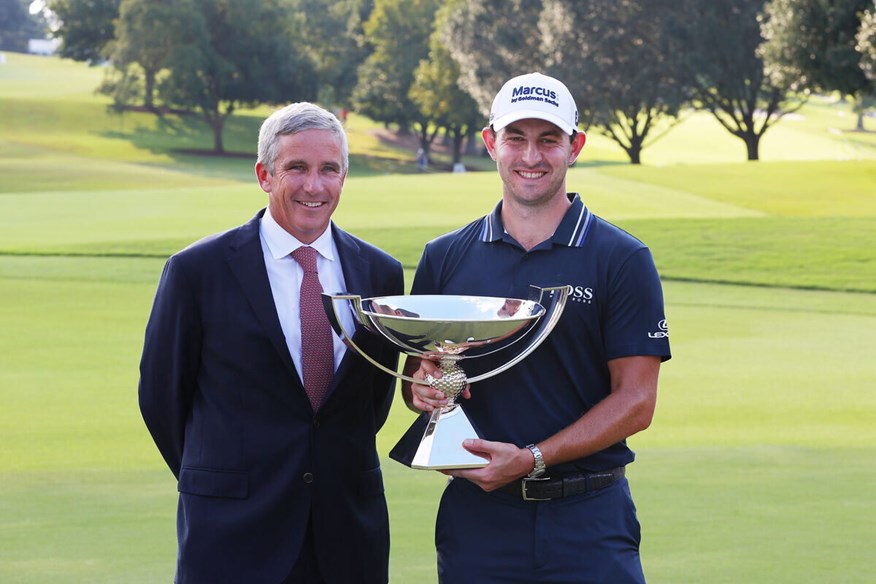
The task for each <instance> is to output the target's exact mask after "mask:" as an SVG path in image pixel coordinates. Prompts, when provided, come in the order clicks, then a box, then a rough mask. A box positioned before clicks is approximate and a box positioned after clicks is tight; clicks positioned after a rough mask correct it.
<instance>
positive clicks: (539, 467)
mask: <svg viewBox="0 0 876 584" xmlns="http://www.w3.org/2000/svg"><path fill="white" fill-rule="evenodd" d="M527 448H529V450H530V452H532V457H533V458H534V459H535V466H533V467H532V472H531V473H529V474H528V475H526V478H529V479H534V478H536V477H540V476H541V475H543V474H544V469H545V466H544V457H543V456H542V455H541V450H539V449H538V446H536V445H535V444H530V445H528V446H527Z"/></svg>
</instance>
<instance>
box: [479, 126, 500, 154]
mask: <svg viewBox="0 0 876 584" xmlns="http://www.w3.org/2000/svg"><path fill="white" fill-rule="evenodd" d="M481 138H482V139H483V141H484V146H486V147H487V152H489V153H490V158H492V159H493V160H496V132H494V131H493V128H491V127H489V126H487V127H486V128H484V129H483V130H481Z"/></svg>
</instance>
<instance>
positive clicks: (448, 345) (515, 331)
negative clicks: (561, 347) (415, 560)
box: [323, 286, 572, 469]
mask: <svg viewBox="0 0 876 584" xmlns="http://www.w3.org/2000/svg"><path fill="white" fill-rule="evenodd" d="M571 290H572V288H571V286H559V287H555V288H539V287H537V286H532V287H531V294H530V298H529V299H528V300H522V299H517V298H496V297H489V296H453V295H421V296H417V295H411V296H382V297H377V298H366V299H362V298H361V297H360V296H357V295H353V294H323V304H324V307H325V310H326V314H327V315H328V319H329V322H330V323H331V324H332V327H333V328H334V329H335V332H336V333H337V334H338V335H339V336H340V337H341V338H342V339H344V341H345V342H346V343H347V346H349V347H351V348H352V349H353V350H355V351H356V352H357V353H359V354H360V355H361V356H362V357H364V358H365V359H366V360H367V361H368V362H369V363H371V364H372V365H374V366H375V367H377V368H379V369H380V370H382V371H384V372H386V373H389V374H390V375H393V376H395V377H397V378H399V379H402V380H404V381H408V382H413V383H423V381H422V380H417V379H414V378H412V377H409V376H407V375H403V374H401V373H399V372H398V371H395V370H392V369H389V368H387V367H386V366H384V365H383V364H381V363H379V362H378V361H377V360H375V359H374V358H372V357H371V356H370V355H368V354H367V353H366V352H365V351H363V350H362V349H360V348H359V347H358V346H357V345H356V344H355V343H354V342H353V336H354V334H355V332H356V331H347V330H346V329H345V328H344V326H343V325H342V324H341V318H340V317H339V315H340V314H343V312H342V311H345V310H351V311H352V314H353V320H354V321H355V326H356V329H357V330H358V329H364V330H366V331H368V332H370V333H372V334H377V335H381V336H383V337H385V338H386V339H388V340H389V341H390V342H392V343H394V344H395V345H396V346H398V347H399V349H401V351H402V352H403V353H405V354H407V355H411V356H415V357H421V358H425V359H430V360H434V361H438V363H439V366H440V368H441V377H440V378H435V377H432V376H428V377H427V378H426V380H425V381H426V383H428V384H429V385H431V386H432V387H434V388H436V389H438V390H440V391H441V392H442V393H444V395H446V396H447V402H448V403H447V405H446V406H444V407H443V408H439V409H436V410H434V411H433V412H432V413H431V415H426V414H424V415H422V416H420V417H419V418H418V419H417V421H416V422H415V423H414V424H413V425H412V426H411V428H410V429H409V430H408V431H407V432H406V433H405V435H404V436H403V437H402V439H401V440H400V441H399V443H398V444H397V445H396V446H395V447H394V448H393V449H392V452H390V456H391V457H392V458H393V459H395V460H398V461H399V462H402V463H403V464H406V465H408V466H410V467H411V468H416V469H450V468H479V467H483V466H486V464H487V462H488V461H487V460H486V459H484V458H483V457H480V456H477V455H475V454H472V453H470V452H469V451H467V450H465V449H464V448H463V447H462V441H463V440H465V439H466V438H477V437H478V433H477V432H476V431H475V429H474V427H473V426H472V424H471V421H470V420H469V419H468V417H467V416H466V414H465V412H464V411H463V409H462V408H461V407H460V406H459V404H457V403H456V398H457V397H458V396H459V394H460V393H462V391H463V390H464V389H465V386H466V384H469V383H475V382H477V381H480V380H482V379H487V378H488V377H492V376H494V375H498V374H499V373H502V372H503V371H505V370H507V369H509V368H510V367H513V366H514V365H516V364H517V363H519V362H520V361H521V360H523V359H524V358H525V357H526V356H527V355H529V354H530V353H532V351H534V350H535V349H536V348H537V347H538V346H539V345H540V344H541V343H542V341H544V340H545V338H547V336H548V334H550V332H551V331H552V330H553V328H554V326H555V325H556V323H557V321H558V320H559V319H560V315H561V314H562V312H563V309H564V308H565V305H566V299H567V298H568V296H569V293H570V292H571ZM523 339H525V341H524V342H520V341H522V340H523ZM498 351H505V352H507V353H508V358H507V359H506V360H505V361H504V363H503V364H502V365H501V366H499V367H496V368H495V369H492V370H490V371H487V372H486V373H481V374H479V375H476V376H475V377H471V378H469V377H466V374H465V372H464V371H463V370H462V367H461V366H460V361H462V360H463V359H471V358H476V357H482V356H484V355H490V354H493V353H496V352H498Z"/></svg>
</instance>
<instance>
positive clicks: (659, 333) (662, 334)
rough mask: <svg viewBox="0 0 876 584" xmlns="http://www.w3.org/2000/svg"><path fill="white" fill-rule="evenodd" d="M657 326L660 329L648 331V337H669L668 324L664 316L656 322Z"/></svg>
mask: <svg viewBox="0 0 876 584" xmlns="http://www.w3.org/2000/svg"><path fill="white" fill-rule="evenodd" d="M657 328H659V329H660V330H659V331H657V332H654V333H648V338H651V339H666V338H669V325H667V324H666V319H665V318H664V319H663V320H661V321H660V322H658V323H657Z"/></svg>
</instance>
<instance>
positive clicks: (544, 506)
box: [435, 479, 645, 584]
mask: <svg viewBox="0 0 876 584" xmlns="http://www.w3.org/2000/svg"><path fill="white" fill-rule="evenodd" d="M640 541H641V531H640V528H639V521H638V519H637V517H636V508H635V505H634V504H633V499H632V497H631V495H630V489H629V483H628V482H627V480H626V479H622V480H620V481H618V482H617V483H615V484H613V485H611V486H609V487H606V488H604V489H601V490H598V491H594V492H592V493H587V494H585V495H576V496H572V497H567V498H565V499H555V500H552V501H538V502H534V501H524V500H523V499H521V498H520V497H515V496H514V495H512V494H509V493H502V492H493V493H485V492H484V491H482V490H481V489H480V488H479V487H478V486H476V485H474V484H473V483H470V482H468V481H466V480H464V479H453V480H451V481H449V483H448V485H447V488H446V489H445V490H444V494H443V495H442V498H441V505H440V507H439V509H438V518H437V521H436V526H435V545H436V548H437V551H438V580H439V582H440V583H441V584H494V583H495V584H515V583H519V584H534V583H556V584H561V583H569V584H571V583H574V584H585V583H587V584H591V583H592V584H644V582H645V576H644V574H643V572H642V564H641V561H640V559H639V543H640Z"/></svg>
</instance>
